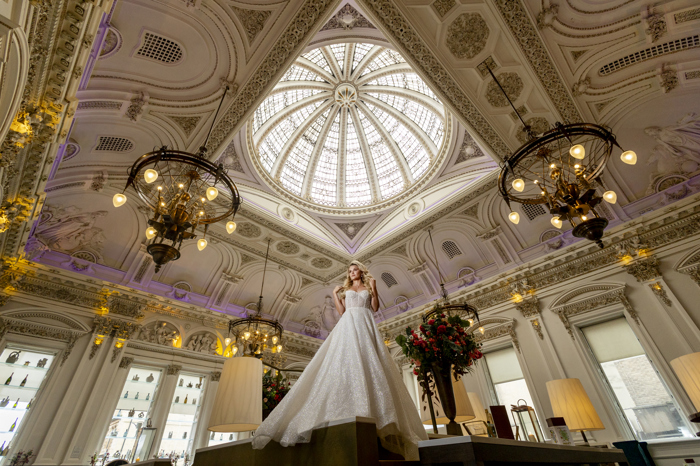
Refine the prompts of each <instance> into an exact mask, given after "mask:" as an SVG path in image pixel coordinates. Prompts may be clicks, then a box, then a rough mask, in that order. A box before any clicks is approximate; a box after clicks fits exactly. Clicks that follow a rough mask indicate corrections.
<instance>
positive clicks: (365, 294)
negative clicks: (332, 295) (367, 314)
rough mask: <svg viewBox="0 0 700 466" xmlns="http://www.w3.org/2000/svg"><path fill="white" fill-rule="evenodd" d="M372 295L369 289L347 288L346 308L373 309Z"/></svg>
mask: <svg viewBox="0 0 700 466" xmlns="http://www.w3.org/2000/svg"><path fill="white" fill-rule="evenodd" d="M371 304H372V295H371V294H369V291H368V290H362V291H359V292H358V291H354V290H347V291H346V292H345V309H350V308H352V307H362V308H365V309H371V307H370V306H371Z"/></svg>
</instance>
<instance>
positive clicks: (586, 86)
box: [3, 0, 700, 336]
mask: <svg viewBox="0 0 700 466" xmlns="http://www.w3.org/2000/svg"><path fill="white" fill-rule="evenodd" d="M696 3H697V2H694V1H692V0H672V1H669V2H665V3H663V4H662V5H659V6H652V3H651V2H648V1H641V0H635V1H630V0H607V1H588V0H565V1H562V2H559V3H558V4H553V3H550V2H547V1H546V0H543V1H542V2H530V1H521V0H516V1H513V0H494V1H480V0H464V1H458V0H434V1H433V0H404V1H399V0H357V1H346V0H343V1H320V0H307V1H306V2H303V1H284V2H279V1H262V2H255V3H243V2H237V1H232V0H197V1H191V0H184V1H183V0H148V1H141V0H117V1H116V2H115V3H114V7H113V8H112V10H111V12H110V13H109V15H108V16H107V17H106V18H105V19H104V21H103V24H102V26H101V27H100V29H99V32H98V35H97V36H96V39H95V42H94V45H93V50H92V55H91V57H92V59H91V60H90V61H89V62H88V65H87V66H86V68H85V70H84V74H83V76H82V77H81V78H80V82H79V89H78V91H77V93H76V95H75V102H74V103H72V104H71V107H70V108H72V109H74V112H69V111H66V112H65V113H64V114H62V116H61V118H63V119H64V120H65V122H66V123H65V125H64V127H68V126H70V124H71V123H72V129H71V130H70V133H69V134H68V133H66V134H65V135H64V136H63V137H65V138H66V139H65V140H60V141H58V142H60V143H61V144H60V145H59V144H57V145H55V148H54V150H55V151H56V152H55V154H54V155H55V158H56V162H55V163H54V165H53V166H52V168H51V170H52V171H51V174H50V176H47V177H46V179H45V180H43V181H41V182H38V184H37V185H38V186H39V191H38V194H41V192H45V193H46V197H45V204H44V208H43V210H42V211H41V214H39V213H38V212H37V215H36V217H35V222H34V223H33V224H31V223H30V224H28V226H27V227H26V229H25V230H22V231H23V233H21V232H20V233H21V234H20V233H13V234H14V236H13V238H17V237H23V238H24V240H23V242H22V244H19V243H17V242H12V241H9V240H8V239H7V238H4V239H3V241H4V243H3V244H4V247H5V254H6V255H8V254H9V255H12V254H16V253H17V252H18V251H19V250H20V249H26V251H27V252H26V257H27V258H30V259H33V260H36V261H38V262H43V263H46V264H47V265H51V266H55V267H64V268H70V269H72V270H75V271H79V272H81V273H84V274H87V275H91V276H93V277H95V278H97V279H101V280H104V281H106V282H111V283H117V284H120V285H124V286H128V287H131V288H133V289H135V290H137V291H138V292H143V293H151V294H154V295H161V296H170V297H171V298H172V299H187V300H189V302H190V303H192V304H193V305H195V306H199V307H200V308H208V309H211V310H215V311H218V312H224V313H228V314H232V315H242V313H243V312H244V308H245V307H246V306H248V307H249V308H250V305H251V303H254V302H255V301H256V300H257V296H258V294H259V290H260V284H261V279H262V264H263V261H262V259H263V257H264V254H265V249H266V247H267V240H271V248H270V259H271V264H272V265H271V268H270V270H268V274H267V277H266V283H265V291H264V295H265V300H264V305H265V312H266V313H268V314H270V315H272V316H274V317H276V318H278V319H280V320H281V321H282V323H283V324H284V325H286V326H287V327H288V328H289V329H291V330H293V331H297V332H302V333H303V332H307V333H308V331H309V328H311V327H308V326H307V324H308V323H309V322H317V323H320V324H321V327H322V328H323V330H322V333H321V335H320V336H323V334H324V333H325V332H327V331H329V330H330V329H332V327H333V325H334V323H335V321H336V320H337V318H336V314H335V313H334V311H333V310H332V309H331V306H330V303H329V302H328V299H327V296H329V294H330V291H331V289H332V287H333V286H335V285H336V284H339V283H340V280H341V277H342V275H343V273H344V270H345V267H346V264H347V263H348V262H349V261H350V260H352V259H360V260H363V261H365V262H366V263H369V267H370V270H371V271H372V272H373V273H374V275H375V276H376V277H377V278H378V283H379V286H380V295H381V298H382V311H381V313H380V315H379V316H378V318H379V319H380V320H381V319H386V318H389V317H391V316H393V315H396V314H399V313H402V312H404V311H406V310H407V309H409V308H411V307H414V306H417V305H421V304H423V303H426V302H428V301H430V300H432V299H434V298H435V297H436V296H437V290H438V289H439V276H440V274H442V275H444V276H445V277H446V278H445V283H446V286H447V288H448V290H449V291H451V292H454V291H457V290H459V289H461V288H465V287H470V286H478V282H479V280H480V279H482V278H484V277H488V276H492V275H497V274H499V273H502V272H503V271H505V270H508V269H510V268H513V267H517V266H521V265H524V264H527V262H528V261H529V260H532V259H534V258H536V257H540V256H544V255H546V254H548V253H550V252H551V251H553V250H556V249H561V248H565V247H567V246H568V245H570V244H572V243H573V242H574V241H577V240H576V239H575V238H573V237H572V236H571V232H570V231H561V230H557V229H555V228H553V227H552V226H551V224H550V222H549V215H547V214H546V213H545V212H544V211H542V212H540V211H537V210H536V209H535V210H533V211H531V212H530V211H523V212H522V213H521V217H522V218H523V219H524V220H523V221H521V223H520V224H519V225H518V226H515V225H512V224H511V223H510V222H508V221H507V214H508V210H507V209H506V207H505V205H504V203H503V202H502V201H501V200H500V198H499V197H498V195H497V192H496V190H495V179H496V177H497V171H498V163H499V162H500V161H501V160H502V159H503V157H505V156H507V155H508V154H510V153H512V152H513V151H514V150H515V149H516V148H517V147H518V146H520V144H522V143H523V142H524V137H525V135H524V131H523V126H522V124H521V122H520V120H519V119H518V117H517V115H516V114H515V112H514V111H513V109H512V108H511V107H510V106H509V105H508V103H507V101H506V100H505V99H504V98H503V95H502V93H501V91H500V90H499V89H498V86H497V84H496V83H495V82H494V80H493V79H492V77H491V76H490V74H489V71H488V68H490V69H491V70H492V71H493V73H494V74H495V75H496V76H497V77H498V80H499V82H500V83H501V85H502V86H503V88H504V89H505V91H506V92H507V93H508V95H509V97H510V98H511V99H512V100H513V103H514V105H515V107H516V108H517V109H518V112H519V113H520V115H521V116H522V118H523V119H524V120H525V121H526V122H527V123H528V124H530V125H532V127H533V128H534V129H535V131H539V132H542V131H545V130H546V129H548V128H550V127H551V126H552V125H554V124H555V123H557V122H564V123H566V122H578V121H589V122H595V123H599V124H604V125H608V126H610V127H611V128H612V129H613V131H614V132H615V133H616V135H617V137H618V141H619V143H620V144H621V145H622V146H623V147H625V148H633V149H634V150H636V151H637V154H638V156H639V163H638V164H637V165H636V166H633V167H630V166H627V165H624V164H622V163H621V162H620V161H619V157H618V155H619V151H617V152H615V153H614V154H613V157H612V158H611V161H610V164H609V167H610V169H609V170H608V171H607V172H606V174H605V176H604V177H603V180H602V182H603V184H604V185H605V186H606V188H607V189H614V190H615V191H616V192H617V193H618V203H617V204H615V205H608V206H606V207H605V210H604V214H605V216H606V217H607V218H608V219H609V220H610V221H611V223H612V225H613V226H614V225H615V224H620V223H622V222H625V221H628V220H630V219H632V218H635V217H637V216H639V215H642V214H643V213H645V212H648V211H649V210H653V209H654V208H658V207H660V206H663V205H668V204H669V203H672V202H674V201H675V200H677V199H679V198H682V197H685V196H687V195H689V194H690V193H692V192H695V191H696V190H697V189H698V183H697V180H696V176H697V174H698V172H699V165H698V164H699V163H700V155H698V154H700V117H698V115H696V114H694V113H693V112H697V93H698V90H699V89H700V38H698V35H697V31H698V27H699V26H700V9H699V8H698V7H697V4H696ZM342 42H364V43H369V44H374V45H378V46H381V47H385V48H387V49H390V50H394V51H397V52H398V53H400V54H401V56H402V57H403V59H404V60H405V61H406V62H407V63H408V64H409V65H410V66H411V67H412V68H413V69H414V70H415V72H416V73H417V74H418V75H419V76H420V77H421V78H422V79H423V80H424V81H425V82H426V83H427V85H428V86H429V87H430V88H431V90H432V92H434V93H435V94H436V95H437V98H438V99H439V100H440V102H442V104H444V106H445V108H446V109H447V113H446V117H445V118H446V120H445V128H446V130H445V139H446V142H445V145H446V151H445V155H444V157H443V158H442V159H441V160H440V161H439V163H436V164H435V167H434V173H431V174H430V176H429V177H427V178H426V182H425V184H424V185H421V187H420V189H418V190H416V191H415V192H414V193H412V194H411V195H410V196H408V197H405V198H402V197H401V196H398V197H397V198H396V199H397V200H396V201H395V202H388V203H384V204H382V205H381V206H380V207H372V206H368V207H367V208H364V209H354V210H353V211H352V212H351V213H348V212H345V213H344V212H342V209H341V210H333V211H330V210H328V211H324V210H323V209H319V208H314V207H313V206H309V205H308V203H305V202H302V201H300V200H299V199H296V198H295V197H294V196H288V195H285V194H284V192H282V191H280V190H277V189H275V188H274V186H273V185H272V184H270V182H269V180H266V179H263V177H262V176H261V174H260V171H259V170H256V169H255V168H254V161H253V156H254V155H253V154H252V153H251V149H250V147H251V146H250V133H251V131H250V125H249V122H250V118H251V117H252V115H253V112H254V110H255V109H256V108H257V106H258V105H259V104H260V103H261V102H262V101H263V100H264V99H265V97H266V96H267V95H268V92H270V90H271V89H272V88H273V87H274V86H275V85H276V84H277V82H278V81H279V79H280V78H281V76H282V75H283V74H284V73H285V71H286V70H287V69H288V68H289V66H290V65H291V64H292V63H293V61H294V60H295V59H296V58H297V57H298V56H300V55H301V54H303V53H305V52H308V51H310V50H312V49H314V48H317V47H319V46H325V45H330V44H338V43H342ZM487 67H488V68H487ZM225 87H228V89H229V90H228V93H227V95H226V97H225V98H224V101H223V106H222V109H221V113H220V115H219V117H218V118H217V119H216V121H215V122H214V113H215V111H216V108H217V106H218V103H219V100H220V99H221V97H222V95H223V94H224V92H225V91H224V89H225ZM71 119H72V121H71ZM212 123H214V127H213V131H212V133H211V137H210V139H209V142H208V144H207V149H208V152H207V156H208V157H209V158H210V159H211V160H215V161H218V162H220V163H222V164H223V165H224V167H225V169H226V170H227V171H228V173H229V174H230V175H231V177H232V178H233V179H234V181H235V182H236V184H237V186H238V188H239V190H240V192H241V196H242V198H243V206H242V208H241V210H240V211H239V214H238V215H237V217H236V221H237V223H238V228H237V230H236V232H235V233H234V234H232V235H228V234H226V232H225V230H224V229H223V226H217V227H215V228H213V231H212V230H210V237H211V242H210V245H209V246H208V247H207V249H205V250H204V251H201V252H200V251H197V248H196V247H195V245H187V246H183V249H182V257H181V259H179V260H178V261H176V262H172V263H170V264H168V265H167V266H165V267H163V270H162V271H161V272H159V273H158V274H154V271H153V265H152V264H151V263H150V262H149V259H148V257H147V255H146V253H145V239H146V238H145V236H144V231H145V229H146V215H145V211H144V210H143V208H142V206H139V205H138V203H137V202H128V203H127V204H126V206H125V207H122V208H120V209H115V208H114V207H113V206H112V201H111V199H112V196H113V195H114V194H115V193H117V192H121V191H122V189H123V187H124V184H125V181H126V170H127V168H128V167H129V166H130V165H131V163H133V161H134V160H135V159H136V158H137V157H138V156H140V155H141V154H144V153H146V152H149V151H151V150H153V149H154V148H157V147H161V146H163V145H168V146H171V147H176V148H178V149H182V150H189V151H195V150H196V149H197V148H198V147H199V146H200V145H201V144H202V143H203V142H204V140H205V138H206V135H207V131H208V129H209V127H210V125H212ZM52 157H53V156H52ZM50 163H51V161H49V162H47V166H50ZM47 171H48V170H47ZM12 183H15V181H7V182H6V183H5V185H6V188H5V191H4V195H5V197H7V196H8V194H7V193H8V192H11V191H12V186H13V184H12ZM17 183H19V181H17ZM134 197H135V196H134ZM518 208H519V207H518ZM30 228H31V235H30ZM428 230H430V231H431V235H432V237H433V243H431V242H430V240H429V235H428ZM13 241H14V240H13ZM450 243H451V244H450ZM433 244H434V250H435V254H436V255H437V259H438V263H439V264H440V267H441V269H440V270H439V271H438V269H437V267H436V266H435V264H434V262H433V261H432V259H431V258H432V257H433V255H434V252H433ZM452 245H454V247H453V246H452ZM8 248H9V249H8ZM12 248H15V249H16V250H14V251H13V250H11V249H12ZM455 248H456V249H455ZM175 289H179V290H185V291H186V293H184V295H183V293H182V292H178V293H177V294H173V293H174V291H173V290H175ZM177 296H184V298H182V297H180V298H178V297H177ZM314 328H315V327H314ZM315 336H319V335H315Z"/></svg>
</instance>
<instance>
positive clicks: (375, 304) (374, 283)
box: [369, 278, 379, 312]
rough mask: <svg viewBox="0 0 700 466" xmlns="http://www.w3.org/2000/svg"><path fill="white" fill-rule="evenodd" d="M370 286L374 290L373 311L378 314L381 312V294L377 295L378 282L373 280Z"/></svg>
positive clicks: (370, 281)
mask: <svg viewBox="0 0 700 466" xmlns="http://www.w3.org/2000/svg"><path fill="white" fill-rule="evenodd" d="M369 286H370V287H371V288H372V311H373V312H377V311H378V310H379V293H377V280H375V279H374V278H371V279H370V280H369Z"/></svg>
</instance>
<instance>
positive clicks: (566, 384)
mask: <svg viewBox="0 0 700 466" xmlns="http://www.w3.org/2000/svg"><path fill="white" fill-rule="evenodd" d="M547 393H549V401H550V402H551V403H552V411H554V417H563V418H564V421H566V425H567V427H568V428H569V430H572V431H575V432H581V431H589V430H603V429H605V426H604V425H603V422H602V421H601V420H600V417H598V413H597V412H596V410H595V408H593V404H592V403H591V400H590V398H588V394H586V390H584V389H583V385H581V381H580V380H579V379H559V380H550V381H549V382H547Z"/></svg>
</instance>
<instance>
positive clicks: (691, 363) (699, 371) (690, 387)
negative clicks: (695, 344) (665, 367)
mask: <svg viewBox="0 0 700 466" xmlns="http://www.w3.org/2000/svg"><path fill="white" fill-rule="evenodd" d="M671 367H672V368H673V371H674V372H675V373H676V375H677V376H678V380H679V381H680V382H681V385H683V389H685V392H686V393H687V394H688V396H689V397H690V401H692V402H693V406H694V407H695V409H696V411H700V353H690V354H686V355H685V356H681V357H680V358H676V359H674V360H673V361H671ZM689 419H690V422H700V412H696V413H694V414H691V415H690V416H689Z"/></svg>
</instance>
